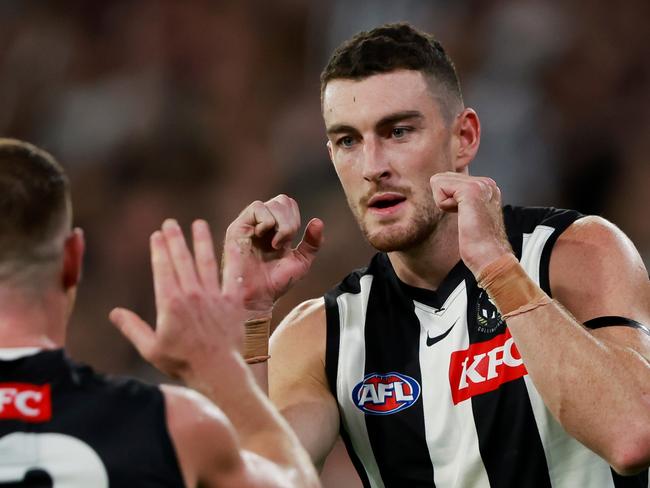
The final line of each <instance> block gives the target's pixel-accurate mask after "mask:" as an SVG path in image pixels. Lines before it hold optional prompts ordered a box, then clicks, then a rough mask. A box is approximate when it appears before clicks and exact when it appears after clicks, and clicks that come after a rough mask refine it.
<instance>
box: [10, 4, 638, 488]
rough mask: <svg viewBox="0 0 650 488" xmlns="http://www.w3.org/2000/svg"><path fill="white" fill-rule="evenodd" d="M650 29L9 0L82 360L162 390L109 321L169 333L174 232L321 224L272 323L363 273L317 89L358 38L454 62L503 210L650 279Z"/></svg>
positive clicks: (528, 10)
mask: <svg viewBox="0 0 650 488" xmlns="http://www.w3.org/2000/svg"><path fill="white" fill-rule="evenodd" d="M649 18H650V2H647V0H623V1H622V2H619V3H618V4H616V6H613V5H612V4H611V3H607V2H590V1H586V0H566V1H564V2H547V1H544V0H463V1H460V0H459V1H455V2H447V1H443V0H435V1H432V0H428V1H425V0H402V1H399V2H395V1H387V0H359V1H355V2H350V1H347V0H331V1H328V2H317V1H308V0H302V1H301V0H275V1H273V2H267V1H263V0H213V1H209V0H184V1H180V0H179V1H174V0H131V1H127V0H111V1H108V0H107V1H102V2H88V1H83V0H66V1H64V0H51V1H39V0H0V107H1V108H0V136H3V137H8V136H10V137H18V138H21V139H25V140H28V141H31V142H34V143H36V144H37V145H40V146H42V147H44V148H46V149H47V150H49V151H50V152H52V153H53V154H54V155H55V156H56V157H57V158H58V159H59V160H60V161H61V162H62V164H63V165H64V166H65V167H66V169H67V170H68V172H69V174H70V177H71V180H72V185H73V200H74V204H75V208H76V216H75V221H76V225H78V226H80V227H82V228H83V229H84V231H85V235H86V240H87V257H86V261H85V274H84V279H83V284H82V288H81V290H80V293H79V300H78V309H77V311H76V312H75V315H74V317H73V322H72V327H71V330H70V346H71V348H70V350H71V354H72V355H73V356H74V357H75V358H77V359H79V360H83V361H87V362H90V363H92V364H93V365H96V366H97V367H98V368H99V369H101V370H104V371H109V372H114V373H131V374H136V375H138V376H140V377H143V378H145V379H150V380H152V381H158V380H160V377H159V376H157V374H156V373H155V372H154V371H153V370H152V369H151V368H149V367H148V366H146V365H145V364H144V363H143V362H142V361H141V360H140V359H139V357H138V356H137V354H136V353H135V352H134V350H133V349H132V348H131V347H130V346H129V345H128V344H127V342H126V341H125V340H123V339H122V338H121V337H120V335H119V333H118V332H117V331H115V330H114V329H113V328H112V326H111V325H109V323H108V320H107V313H108V311H109V310H110V309H111V307H113V306H115V305H122V306H127V307H131V308H133V309H135V310H137V311H138V312H140V313H141V314H142V315H143V316H144V317H146V318H147V319H149V320H153V319H154V306H153V291H152V285H151V276H150V266H149V262H148V259H149V256H148V236H149V235H150V233H151V232H152V231H153V230H155V229H156V228H157V227H158V226H159V225H160V224H161V222H162V221H163V219H164V218H165V217H175V218H177V219H178V220H179V221H180V222H181V223H182V224H184V225H185V226H187V225H188V224H189V223H190V222H191V220H192V219H194V218H197V217H202V218H206V219H207V220H208V221H209V222H210V223H211V224H212V225H213V228H214V230H215V233H216V234H217V235H220V234H222V233H223V231H224V230H225V227H226V226H227V224H228V223H229V222H230V221H231V220H232V219H233V218H234V217H235V216H236V214H237V213H238V212H239V211H240V210H241V209H242V208H243V207H244V206H245V205H246V204H247V203H249V202H250V201H252V200H255V199H260V200H265V199H268V198H271V197H272V196H274V195H276V194H278V193H287V194H289V195H291V196H293V197H294V198H296V199H297V200H298V202H299V204H300V206H301V211H302V215H303V221H304V222H305V221H306V220H308V218H310V217H312V216H318V217H321V218H322V219H323V220H324V221H325V224H326V243H325V247H324V249H323V251H322V253H321V256H320V257H319V259H318V260H317V261H316V263H315V265H314V269H313V270H312V273H311V274H310V276H309V277H308V278H307V279H305V280H303V282H301V283H300V284H298V285H297V286H296V287H294V289H293V290H292V291H291V292H290V294H289V295H288V296H287V297H285V298H284V299H283V300H282V301H281V302H280V303H279V305H278V307H277V310H278V311H277V313H276V318H275V322H277V320H278V319H279V318H280V317H282V316H283V315H284V313H286V312H287V311H288V310H289V309H290V308H291V307H292V306H293V305H295V304H296V303H297V302H298V301H301V300H303V299H306V298H309V297H314V296H319V295H321V294H322V293H323V292H324V291H325V290H327V289H329V288H330V287H331V286H332V285H333V284H335V283H336V282H337V281H339V280H340V278H342V276H344V275H345V274H346V273H347V272H348V271H349V270H350V269H352V268H356V267H360V266H363V265H365V263H366V262H367V258H368V256H370V254H371V249H370V248H369V247H368V246H367V245H366V244H364V242H363V239H362V238H361V237H360V235H359V232H358V230H357V227H356V224H355V223H354V221H353V219H352V217H351V215H350V213H349V211H348V209H347V205H346V203H345V198H344V196H343V193H342V191H341V190H340V188H339V185H338V181H337V178H336V175H335V173H334V170H333V168H332V166H331V164H330V163H329V161H328V157H327V152H326V148H325V135H324V130H323V127H322V121H321V118H320V106H319V81H318V76H319V72H320V70H321V68H322V66H323V65H324V63H325V62H326V61H327V58H328V56H329V54H330V53H331V51H332V50H333V48H334V47H335V46H337V45H338V44H339V43H340V42H341V41H342V40H344V39H346V38H348V37H349V36H351V35H352V34H354V33H355V32H357V31H359V30H362V29H368V28H372V27H374V26H376V25H378V24H381V23H384V22H389V21H400V20H406V21H410V22H412V23H413V24H415V25H416V26H417V27H419V28H422V29H424V30H426V31H429V32H431V33H433V34H434V35H435V36H436V37H437V38H438V39H439V40H440V41H441V42H442V43H443V45H444V46H445V47H446V49H447V50H448V52H449V53H450V55H451V57H452V59H454V61H455V63H456V66H457V69H458V72H459V75H460V78H461V84H462V86H463V90H464V97H465V102H466V104H467V105H468V106H471V107H474V108H475V109H476V110H477V111H478V113H479V116H480V117H481V121H482V124H483V136H482V144H481V150H480V151H479V157H478V159H477V160H476V162H475V163H474V165H473V167H472V172H473V173H474V174H485V175H490V176H492V177H494V178H495V180H496V181H497V182H498V183H499V184H500V186H501V188H502V193H503V199H504V201H505V202H506V203H512V204H526V205H552V206H557V207H570V208H576V209H578V210H581V211H583V212H587V213H595V214H600V215H603V216H605V217H607V218H609V219H611V220H612V221H614V222H615V223H616V224H617V225H619V226H620V227H621V228H622V229H623V230H624V231H625V232H626V233H627V234H628V235H629V236H630V237H631V238H632V240H633V241H634V242H635V244H636V245H637V247H638V248H639V250H640V251H641V253H642V255H643V257H644V260H645V262H646V265H649V264H650V225H649V224H648V220H647V214H646V213H645V212H647V211H648V209H650V191H649V190H648V185H649V184H650V161H649V156H648V155H650V111H649V110H648V107H650V63H649V62H648V60H650V31H649V30H648V28H647V19H649ZM338 486H339V488H340V487H342V485H340V484H339V485H338Z"/></svg>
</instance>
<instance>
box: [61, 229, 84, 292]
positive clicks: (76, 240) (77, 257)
mask: <svg viewBox="0 0 650 488" xmlns="http://www.w3.org/2000/svg"><path fill="white" fill-rule="evenodd" d="M85 248H86V243H85V240H84V234H83V231H82V230H81V229H79V228H78V227H77V228H74V229H73V230H72V232H71V233H70V235H69V236H68V237H66V239H65V243H64V244H63V276H62V285H63V289H64V290H65V291H68V290H69V289H71V288H74V287H76V286H77V285H78V284H79V281H80V280H81V263H82V261H83V255H84V249H85Z"/></svg>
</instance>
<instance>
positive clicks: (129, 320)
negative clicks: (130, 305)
mask: <svg viewBox="0 0 650 488" xmlns="http://www.w3.org/2000/svg"><path fill="white" fill-rule="evenodd" d="M108 318H109V319H110V321H111V322H113V324H114V325H115V327H117V328H118V329H119V331H120V332H121V333H122V334H123V335H124V336H125V337H126V338H127V339H128V340H129V342H131V344H133V345H134V346H135V348H136V349H137V351H138V352H139V353H140V355H141V356H142V357H143V358H144V359H146V360H147V361H148V360H149V358H150V357H151V352H152V351H153V346H154V343H155V337H156V334H155V332H154V331H153V329H152V328H151V326H149V324H147V323H146V322H145V321H144V320H142V319H141V318H140V317H139V316H138V314H136V313H134V312H131V311H130V310H127V309H125V308H114V309H113V310H111V312H110V313H109V314H108Z"/></svg>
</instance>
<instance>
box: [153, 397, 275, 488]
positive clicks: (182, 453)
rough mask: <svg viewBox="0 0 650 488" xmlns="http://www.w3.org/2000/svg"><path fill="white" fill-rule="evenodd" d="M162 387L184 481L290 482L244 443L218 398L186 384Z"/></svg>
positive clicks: (254, 485) (239, 487) (255, 485)
mask: <svg viewBox="0 0 650 488" xmlns="http://www.w3.org/2000/svg"><path fill="white" fill-rule="evenodd" d="M161 389H162V391H163V394H164V396H165V405H166V418H167V425H168V428H169V432H170V435H171V437H172V441H173V443H174V446H175V448H176V452H177V453H178V459H179V463H180V466H181V471H182V473H183V478H184V481H185V486H188V487H195V486H206V487H220V488H229V487H233V488H247V487H251V488H260V487H269V488H272V487H275V486H286V476H285V473H283V470H282V469H281V468H280V467H279V466H278V465H276V464H275V463H273V462H272V461H270V460H269V459H267V458H265V457H263V456H260V455H259V454H258V453H255V452H253V451H249V450H246V449H245V448H243V447H242V445H241V443H240V442H239V440H240V439H239V436H238V435H237V432H236V430H235V428H234V427H233V425H232V424H231V422H230V421H229V420H228V418H227V417H226V416H225V415H224V413H223V412H222V411H221V410H219V408H217V407H216V406H215V405H214V403H212V402H211V401H210V400H208V399H207V398H206V397H204V396H203V395H201V394H199V393H197V392H195V391H193V390H189V389H187V388H183V387H178V386H171V385H163V386H162V387H161Z"/></svg>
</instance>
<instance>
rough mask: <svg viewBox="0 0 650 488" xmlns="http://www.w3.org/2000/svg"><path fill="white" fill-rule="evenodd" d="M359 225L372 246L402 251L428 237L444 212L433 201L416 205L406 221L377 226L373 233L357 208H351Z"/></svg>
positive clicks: (380, 249) (434, 229)
mask: <svg viewBox="0 0 650 488" xmlns="http://www.w3.org/2000/svg"><path fill="white" fill-rule="evenodd" d="M353 213H354V215H355V217H356V219H357V222H358V224H359V227H360V228H361V232H362V233H363V235H364V237H365V238H366V240H367V241H368V243H370V245H371V246H372V247H374V248H375V249H377V250H378V251H381V252H395V251H398V252H404V251H408V250H410V249H413V248H416V247H418V246H419V245H420V244H422V243H423V242H424V241H426V240H427V239H429V238H430V237H431V236H432V235H433V234H434V233H435V232H436V229H437V228H438V225H439V224H440V221H441V220H442V217H443V215H444V213H443V212H442V211H441V210H440V209H438V208H437V207H436V205H435V203H434V202H433V199H432V200H431V201H430V202H426V203H424V204H420V205H417V206H416V207H415V212H414V214H413V216H412V217H410V218H409V220H408V222H406V223H404V224H402V225H400V224H397V223H395V224H387V225H385V226H378V228H377V229H376V230H375V232H374V233H372V232H371V230H370V229H369V228H368V227H369V226H368V224H367V222H366V221H365V220H364V219H363V217H362V216H361V215H360V212H359V209H358V208H353Z"/></svg>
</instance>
